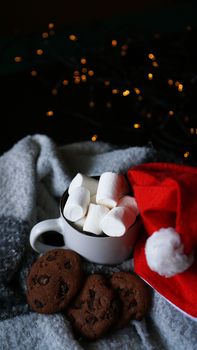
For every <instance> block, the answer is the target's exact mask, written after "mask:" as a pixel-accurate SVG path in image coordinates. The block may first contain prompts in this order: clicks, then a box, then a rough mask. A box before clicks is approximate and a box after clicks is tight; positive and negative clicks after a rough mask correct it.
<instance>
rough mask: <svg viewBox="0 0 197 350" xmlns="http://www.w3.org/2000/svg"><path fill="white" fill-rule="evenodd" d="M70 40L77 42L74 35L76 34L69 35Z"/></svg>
mask: <svg viewBox="0 0 197 350" xmlns="http://www.w3.org/2000/svg"><path fill="white" fill-rule="evenodd" d="M69 39H70V40H71V41H77V36H76V35H74V34H70V35H69Z"/></svg>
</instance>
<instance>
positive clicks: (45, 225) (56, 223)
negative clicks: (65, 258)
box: [29, 217, 65, 253]
mask: <svg viewBox="0 0 197 350" xmlns="http://www.w3.org/2000/svg"><path fill="white" fill-rule="evenodd" d="M47 231H56V232H58V233H60V234H61V235H62V236H63V237H64V235H63V230H62V225H61V217H60V218H58V219H48V220H44V221H41V222H39V223H38V224H36V225H35V226H34V227H33V228H32V230H31V232H30V238H29V240H30V244H31V246H32V248H33V249H34V250H35V251H36V252H38V253H45V252H47V251H48V250H51V249H54V248H65V245H64V246H62V247H60V246H57V247H56V246H53V245H47V244H44V243H42V242H41V241H39V239H38V238H39V236H41V235H42V233H44V232H47Z"/></svg>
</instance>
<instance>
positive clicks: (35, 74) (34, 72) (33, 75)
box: [31, 69, 38, 77]
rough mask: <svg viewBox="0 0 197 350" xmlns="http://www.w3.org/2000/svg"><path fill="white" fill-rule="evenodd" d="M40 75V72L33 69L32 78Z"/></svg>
mask: <svg viewBox="0 0 197 350" xmlns="http://www.w3.org/2000/svg"><path fill="white" fill-rule="evenodd" d="M37 75H38V72H37V71H36V70H35V69H33V70H32V71H31V76H32V77H36V76H37Z"/></svg>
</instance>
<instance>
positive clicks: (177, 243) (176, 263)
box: [145, 227, 194, 277]
mask: <svg viewBox="0 0 197 350" xmlns="http://www.w3.org/2000/svg"><path fill="white" fill-rule="evenodd" d="M145 255H146V260H147V263H148V266H149V267H150V269H151V270H152V271H155V272H157V273H159V274H160V275H161V276H165V277H172V276H174V275H176V274H177V273H181V272H183V271H185V270H187V269H188V268H189V267H190V266H191V264H192V263H193V261H194V255H193V254H192V253H191V254H190V255H186V254H184V250H183V244H182V242H181V238H180V235H179V234H178V233H177V232H176V231H175V229H174V228H172V227H168V228H161V229H160V230H158V231H155V232H154V233H153V234H152V235H151V236H150V237H149V238H148V239H147V241H146V245H145Z"/></svg>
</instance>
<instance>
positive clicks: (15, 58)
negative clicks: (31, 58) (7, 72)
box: [14, 56, 23, 63]
mask: <svg viewBox="0 0 197 350" xmlns="http://www.w3.org/2000/svg"><path fill="white" fill-rule="evenodd" d="M22 60H23V59H22V57H21V56H16V57H14V61H15V62H16V63H20V62H22Z"/></svg>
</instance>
